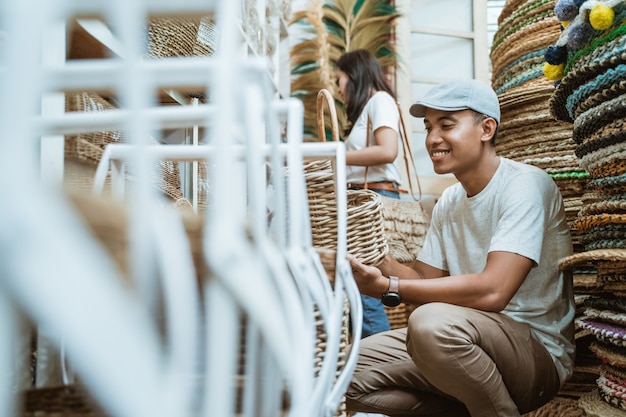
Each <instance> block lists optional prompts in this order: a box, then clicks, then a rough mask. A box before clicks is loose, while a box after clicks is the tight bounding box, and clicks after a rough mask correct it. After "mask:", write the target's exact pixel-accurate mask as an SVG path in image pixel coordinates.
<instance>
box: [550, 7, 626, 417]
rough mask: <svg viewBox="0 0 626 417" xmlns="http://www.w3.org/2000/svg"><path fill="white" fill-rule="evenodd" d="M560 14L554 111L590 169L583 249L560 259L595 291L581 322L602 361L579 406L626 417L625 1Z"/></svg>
mask: <svg viewBox="0 0 626 417" xmlns="http://www.w3.org/2000/svg"><path fill="white" fill-rule="evenodd" d="M554 12H555V15H556V17H557V18H558V19H559V20H560V21H561V23H562V25H563V31H562V33H561V35H560V36H559V38H558V39H557V40H556V41H555V42H554V43H553V44H552V45H550V47H549V48H548V49H547V50H546V53H545V56H544V58H545V61H546V63H545V66H544V74H545V75H546V77H548V78H550V79H551V80H553V81H555V84H556V88H555V90H554V94H553V96H552V97H551V99H550V111H551V114H552V115H553V116H554V117H555V118H557V119H558V120H560V121H563V122H568V123H572V124H573V135H572V139H573V141H574V143H575V144H576V148H575V154H576V156H577V158H578V163H579V165H580V166H581V167H582V168H584V169H585V170H586V171H587V172H588V173H589V175H590V178H589V182H588V184H587V186H586V188H585V193H584V195H583V196H582V207H581V209H580V210H579V213H578V215H577V218H576V220H575V221H574V223H573V226H574V228H575V230H576V232H577V233H578V235H579V236H580V239H579V241H580V244H581V245H582V246H583V250H582V251H581V252H579V253H576V254H574V255H572V256H571V257H569V258H565V259H563V260H561V263H560V267H561V268H562V269H563V270H566V271H571V272H573V274H574V276H575V277H582V278H580V279H581V281H584V282H585V283H586V284H585V285H587V286H588V288H589V289H590V293H589V296H588V297H587V298H586V299H585V300H584V302H583V304H582V306H581V308H582V313H583V316H582V317H579V318H578V319H577V320H576V324H577V327H578V329H579V330H582V331H585V332H587V333H588V334H589V335H591V336H592V337H593V341H592V343H591V345H590V349H591V350H592V351H593V353H594V354H595V355H596V357H597V358H598V359H599V360H601V362H602V365H601V367H600V375H599V378H598V379H597V382H596V387H595V388H594V389H593V390H591V391H590V392H589V393H587V394H585V395H583V396H582V397H581V398H580V405H581V407H582V408H583V409H584V410H585V412H586V413H587V415H589V416H613V415H616V416H626V249H625V248H626V242H625V239H626V160H625V159H626V144H625V138H626V37H625V34H626V20H625V18H626V1H624V0H603V1H600V0H588V1H571V0H570V1H564V0H559V2H557V5H556V7H555V9H554Z"/></svg>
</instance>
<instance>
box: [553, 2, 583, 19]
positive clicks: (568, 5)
mask: <svg viewBox="0 0 626 417" xmlns="http://www.w3.org/2000/svg"><path fill="white" fill-rule="evenodd" d="M554 14H555V15H556V17H557V18H558V19H559V20H560V21H561V22H563V21H569V20H572V19H574V18H575V17H576V15H578V6H576V3H574V0H559V1H558V2H557V3H556V6H554Z"/></svg>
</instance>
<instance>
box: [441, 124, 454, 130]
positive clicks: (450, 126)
mask: <svg viewBox="0 0 626 417" xmlns="http://www.w3.org/2000/svg"><path fill="white" fill-rule="evenodd" d="M453 127H454V125H450V124H448V125H442V126H441V128H442V129H445V130H448V129H452V128H453Z"/></svg>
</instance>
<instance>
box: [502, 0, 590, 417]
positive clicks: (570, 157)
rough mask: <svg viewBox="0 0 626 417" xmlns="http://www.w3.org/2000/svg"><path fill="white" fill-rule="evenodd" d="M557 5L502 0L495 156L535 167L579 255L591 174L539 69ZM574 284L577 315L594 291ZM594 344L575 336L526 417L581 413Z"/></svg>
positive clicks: (555, 30)
mask: <svg viewBox="0 0 626 417" xmlns="http://www.w3.org/2000/svg"><path fill="white" fill-rule="evenodd" d="M556 6H557V1H556V0H508V1H507V2H506V3H505V5H504V7H503V8H502V11H501V13H500V16H499V18H498V30H497V31H496V33H495V35H494V39H493V45H492V49H491V63H492V86H493V88H494V90H495V91H496V93H497V94H498V98H499V101H500V106H501V109H502V117H501V120H502V122H501V124H500V126H499V130H498V137H497V139H496V151H497V153H498V154H499V155H500V156H503V157H506V158H510V159H513V160H516V161H520V162H524V163H527V164H531V165H535V166H537V167H539V168H541V169H543V170H544V171H546V172H547V173H548V174H549V175H550V176H551V177H552V178H553V179H554V181H555V182H556V184H557V185H558V187H559V189H560V191H561V194H562V196H563V200H564V203H565V210H566V215H567V220H568V224H569V225H570V230H571V232H572V237H573V240H574V245H575V246H574V249H575V252H577V251H581V250H583V249H584V248H583V247H582V245H581V244H580V242H579V235H578V233H577V232H576V229H575V227H574V223H575V221H576V219H577V216H578V212H579V211H580V209H581V207H582V196H583V194H584V192H585V186H586V183H587V182H588V177H589V174H588V173H587V172H586V171H585V170H584V169H582V168H581V167H580V166H579V164H578V159H577V157H576V154H575V149H576V143H575V142H574V141H573V140H572V127H571V124H570V123H568V122H567V121H561V120H556V119H555V117H554V116H553V115H552V114H551V111H550V99H551V97H552V95H553V93H554V90H555V87H554V82H553V81H552V80H550V79H548V78H547V77H546V76H545V75H544V71H543V69H544V64H545V58H544V55H545V53H546V49H547V48H548V47H549V46H550V45H552V44H554V43H555V42H557V40H558V39H559V36H560V35H561V25H560V22H559V19H558V18H557V16H556V14H555V8H556ZM594 282H595V281H594ZM574 284H575V287H574V291H575V295H576V302H577V307H578V311H577V314H578V315H579V316H582V304H583V301H584V299H585V298H587V297H589V294H590V292H592V291H594V290H595V289H596V288H595V287H594V286H593V285H590V283H589V276H588V275H581V274H579V275H578V276H577V279H575V281H574ZM592 339H593V337H592V336H591V335H590V334H589V332H587V331H585V330H584V329H581V328H578V329H577V333H576V345H577V358H576V364H575V371H574V376H573V377H572V378H571V379H570V380H569V381H568V382H567V383H566V384H565V385H564V386H563V388H562V389H561V391H560V392H559V394H558V396H557V397H556V398H555V399H554V400H553V401H551V402H550V403H548V404H546V405H545V406H544V407H542V408H540V409H539V410H536V411H534V412H532V413H529V414H528V415H527V416H526V417H531V416H532V417H540V416H541V417H543V416H546V417H547V416H572V417H577V416H581V415H582V414H583V411H582V409H580V407H579V406H578V398H579V397H580V396H581V395H582V394H584V393H586V392H589V390H591V389H593V387H594V386H595V380H596V378H597V377H598V374H599V361H598V359H597V358H596V357H595V355H594V354H593V353H592V352H591V351H590V349H589V345H590V343H591V341H592Z"/></svg>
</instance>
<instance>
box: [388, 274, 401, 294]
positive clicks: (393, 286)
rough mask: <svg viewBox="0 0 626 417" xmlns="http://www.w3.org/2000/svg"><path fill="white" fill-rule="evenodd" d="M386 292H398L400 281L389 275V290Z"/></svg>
mask: <svg viewBox="0 0 626 417" xmlns="http://www.w3.org/2000/svg"><path fill="white" fill-rule="evenodd" d="M387 292H391V293H396V294H398V293H399V292H400V279H399V278H398V277H394V276H393V275H389V289H388V290H387Z"/></svg>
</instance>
